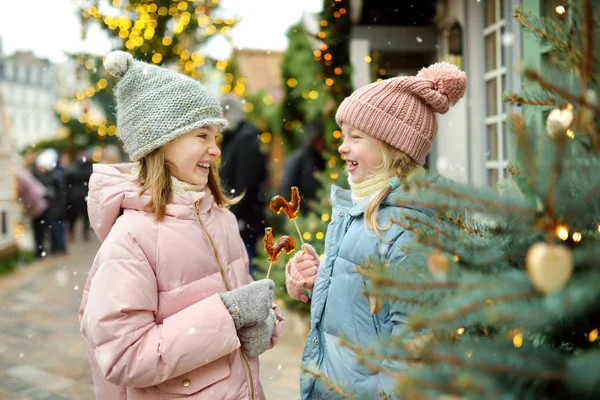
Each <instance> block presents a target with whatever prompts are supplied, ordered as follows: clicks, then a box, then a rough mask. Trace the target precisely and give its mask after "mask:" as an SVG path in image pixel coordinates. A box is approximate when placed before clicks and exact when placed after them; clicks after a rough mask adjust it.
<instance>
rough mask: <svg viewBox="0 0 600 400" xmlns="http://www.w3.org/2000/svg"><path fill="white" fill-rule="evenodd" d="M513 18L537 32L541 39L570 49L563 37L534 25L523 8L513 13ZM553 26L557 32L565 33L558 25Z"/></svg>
mask: <svg viewBox="0 0 600 400" xmlns="http://www.w3.org/2000/svg"><path fill="white" fill-rule="evenodd" d="M513 18H515V19H517V20H519V23H520V24H521V26H522V27H523V28H526V29H528V30H529V31H530V32H533V33H535V34H536V35H537V36H538V37H539V38H540V39H544V40H547V41H549V42H551V43H552V44H554V45H556V46H557V47H559V48H561V49H563V50H565V51H567V50H568V46H567V42H565V41H564V40H563V38H561V37H559V36H558V35H554V34H552V33H550V32H548V31H547V30H545V29H539V28H536V27H534V26H533V24H532V23H531V22H529V21H528V20H527V17H526V16H525V14H524V13H523V12H522V11H521V9H517V10H515V13H514V14H513ZM553 28H555V29H556V31H557V32H560V33H562V34H564V31H562V30H561V29H558V26H553Z"/></svg>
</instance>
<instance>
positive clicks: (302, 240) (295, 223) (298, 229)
mask: <svg viewBox="0 0 600 400" xmlns="http://www.w3.org/2000/svg"><path fill="white" fill-rule="evenodd" d="M294 225H296V230H297V231H298V236H300V241H301V242H302V246H304V239H302V234H301V233H300V228H298V223H297V222H296V220H294Z"/></svg>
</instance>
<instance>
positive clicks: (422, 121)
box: [335, 62, 467, 165]
mask: <svg viewBox="0 0 600 400" xmlns="http://www.w3.org/2000/svg"><path fill="white" fill-rule="evenodd" d="M466 89H467V75H466V74H465V73H464V72H463V71H461V70H460V69H458V68H457V67H455V66H454V65H451V64H448V63H445V62H440V63H436V64H433V65H430V66H429V67H427V68H423V69H422V70H421V71H419V73H418V74H417V76H410V77H398V78H390V79H386V80H383V81H380V82H374V83H371V84H369V85H366V86H363V87H361V88H360V89H357V90H356V91H355V92H354V93H352V94H351V95H350V96H349V97H347V98H346V99H344V101H343V102H342V104H340V106H339V108H338V110H337V113H336V115H335V119H336V121H337V123H338V125H340V126H342V123H344V122H346V123H348V124H349V125H351V126H352V127H354V128H357V129H360V130H361V131H363V132H365V133H367V134H369V135H371V136H373V137H375V138H377V139H380V140H383V141H384V142H386V143H388V144H390V145H391V146H393V147H395V148H397V149H399V150H402V151H403V152H404V153H406V154H407V155H409V156H410V157H411V158H412V159H413V160H414V161H415V162H417V163H418V164H419V165H423V164H424V163H425V157H426V156H427V154H428V153H429V151H430V150H431V145H432V143H433V139H435V135H436V132H437V122H436V120H435V115H434V113H440V114H445V113H446V112H448V109H449V108H450V107H451V106H453V105H455V104H456V103H457V102H458V100H460V99H461V98H462V97H463V96H464V94H465V91H466Z"/></svg>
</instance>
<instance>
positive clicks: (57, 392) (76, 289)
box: [0, 241, 306, 400]
mask: <svg viewBox="0 0 600 400" xmlns="http://www.w3.org/2000/svg"><path fill="white" fill-rule="evenodd" d="M98 246H99V244H98V242H97V241H90V242H89V243H74V244H72V245H71V247H70V248H69V251H70V253H69V255H65V256H53V257H47V258H45V259H43V260H41V261H39V262H36V263H34V264H32V265H29V266H26V267H23V268H21V269H20V270H18V271H16V272H14V273H12V274H10V275H7V276H4V277H0V399H2V400H12V399H31V400H38V399H40V400H41V399H51V400H62V399H82V400H87V399H93V398H94V395H93V389H92V378H91V375H90V370H89V365H88V362H87V358H86V353H85V348H84V344H83V340H82V339H81V336H80V333H79V323H78V320H77V310H78V308H79V302H80V299H81V291H82V289H83V286H84V285H85V280H86V277H87V274H88V270H89V268H90V265H91V263H92V260H93V258H94V255H95V253H96V251H97V249H98ZM286 317H287V322H286V326H285V329H284V333H283V337H282V339H281V341H280V342H279V344H278V345H277V346H276V347H275V349H273V350H271V351H268V352H267V353H265V354H263V355H262V356H261V382H262V384H263V387H264V389H265V393H266V396H267V399H269V400H271V399H275V400H279V399H283V400H290V399H297V398H298V393H299V390H298V382H299V373H300V358H301V352H302V347H303V344H304V334H305V329H306V328H305V324H304V323H303V321H302V320H301V319H300V318H299V317H298V316H296V315H293V314H290V313H286Z"/></svg>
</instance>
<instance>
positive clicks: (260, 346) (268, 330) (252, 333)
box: [238, 309, 277, 357]
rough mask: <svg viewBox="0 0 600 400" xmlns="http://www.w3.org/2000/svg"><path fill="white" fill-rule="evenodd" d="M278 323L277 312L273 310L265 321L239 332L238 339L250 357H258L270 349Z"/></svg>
mask: <svg viewBox="0 0 600 400" xmlns="http://www.w3.org/2000/svg"><path fill="white" fill-rule="evenodd" d="M276 321H277V316H276V315H275V311H274V310H272V309H271V312H270V313H269V316H268V317H267V318H266V319H265V320H264V321H262V322H259V323H258V324H256V325H254V326H251V327H248V328H242V329H240V330H239V332H238V337H239V338H240V342H241V343H242V347H243V348H244V350H246V354H248V356H249V357H258V356H259V355H261V354H262V353H264V352H265V351H267V350H268V349H269V345H270V344H271V336H273V331H274V330H275V324H276Z"/></svg>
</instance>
